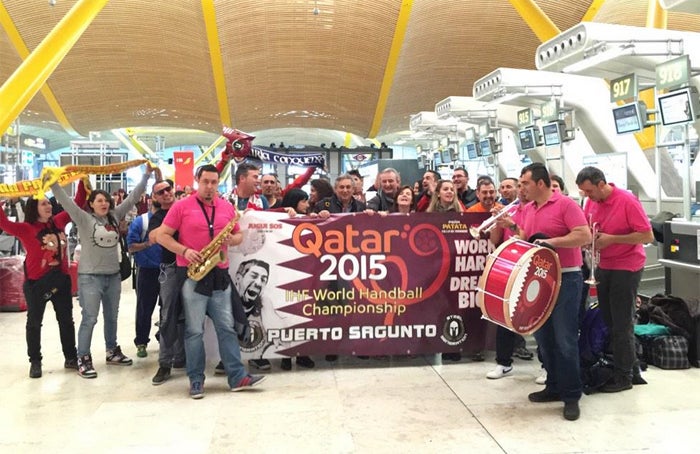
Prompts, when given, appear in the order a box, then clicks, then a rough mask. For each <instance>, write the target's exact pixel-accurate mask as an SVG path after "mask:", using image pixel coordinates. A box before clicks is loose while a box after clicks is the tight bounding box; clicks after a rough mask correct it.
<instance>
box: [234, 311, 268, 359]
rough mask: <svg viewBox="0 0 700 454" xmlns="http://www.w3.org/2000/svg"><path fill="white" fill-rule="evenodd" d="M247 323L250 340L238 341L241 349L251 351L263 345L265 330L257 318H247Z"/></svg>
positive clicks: (246, 351)
mask: <svg viewBox="0 0 700 454" xmlns="http://www.w3.org/2000/svg"><path fill="white" fill-rule="evenodd" d="M248 325H250V341H249V342H243V341H241V342H240V345H241V351H242V352H245V353H253V352H255V351H257V350H260V349H261V348H263V346H264V345H265V330H264V328H263V326H262V324H261V323H260V322H259V321H258V320H251V319H248Z"/></svg>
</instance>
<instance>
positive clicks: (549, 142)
mask: <svg viewBox="0 0 700 454" xmlns="http://www.w3.org/2000/svg"><path fill="white" fill-rule="evenodd" d="M559 128H560V123H558V122H554V123H549V124H546V125H544V126H542V135H543V136H544V144H545V145H546V146H548V147H551V146H553V145H559V144H560V143H561V131H560V129H559Z"/></svg>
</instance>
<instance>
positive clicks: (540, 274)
mask: <svg viewBox="0 0 700 454" xmlns="http://www.w3.org/2000/svg"><path fill="white" fill-rule="evenodd" d="M560 285H561V266H560V265H559V256H558V255H557V253H556V252H554V251H553V250H551V249H549V248H546V247H542V246H538V245H535V244H532V243H528V242H526V241H522V240H519V239H515V238H513V239H510V240H508V241H506V242H505V243H503V244H502V245H501V246H499V247H498V249H496V250H495V251H493V253H491V254H489V257H488V259H487V260H486V267H485V269H484V273H483V274H482V275H481V277H480V278H479V286H478V288H477V290H478V295H477V302H478V304H479V307H481V312H482V314H483V317H484V318H486V319H488V320H490V321H492V322H494V323H496V324H498V325H501V326H503V327H505V328H508V329H509V330H511V331H514V332H516V333H519V334H531V333H532V332H534V331H537V329H539V327H540V326H542V324H544V322H546V321H547V319H548V318H549V316H550V314H551V313H552V310H553V309H554V304H555V303H556V301H557V296H558V295H559V286H560Z"/></svg>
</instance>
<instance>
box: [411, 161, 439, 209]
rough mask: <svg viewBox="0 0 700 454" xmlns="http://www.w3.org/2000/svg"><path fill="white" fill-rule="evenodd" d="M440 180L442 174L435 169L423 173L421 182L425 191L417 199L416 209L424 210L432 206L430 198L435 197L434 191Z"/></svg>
mask: <svg viewBox="0 0 700 454" xmlns="http://www.w3.org/2000/svg"><path fill="white" fill-rule="evenodd" d="M438 181H440V174H439V173H437V172H436V171H434V170H426V171H425V173H424V174H423V179H422V180H421V184H422V186H423V191H422V192H421V193H420V195H419V196H418V200H417V201H416V211H418V212H423V211H425V210H427V209H428V206H430V200H431V199H432V198H433V192H434V191H435V188H436V187H437V184H438Z"/></svg>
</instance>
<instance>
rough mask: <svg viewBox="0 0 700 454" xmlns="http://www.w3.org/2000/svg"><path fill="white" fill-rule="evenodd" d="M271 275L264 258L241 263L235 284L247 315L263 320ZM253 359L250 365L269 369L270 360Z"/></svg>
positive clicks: (249, 362)
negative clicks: (263, 297) (266, 292)
mask: <svg viewBox="0 0 700 454" xmlns="http://www.w3.org/2000/svg"><path fill="white" fill-rule="evenodd" d="M269 276H270V265H268V264H267V263H266V262H263V261H262V260H256V259H251V260H247V261H245V262H243V263H241V264H240V265H239V266H238V270H237V271H236V277H235V279H234V285H235V286H236V289H238V294H239V295H240V296H241V301H242V302H243V309H244V310H245V315H246V317H248V318H250V317H258V318H260V319H261V320H262V318H261V314H262V292H263V289H264V288H265V286H266V285H267V281H268V279H269ZM263 353H264V349H263V350H262V351H261V352H260V358H255V359H251V360H250V361H248V365H249V366H251V367H255V368H256V369H260V370H269V369H270V368H271V365H270V361H269V360H267V359H265V358H263V357H262V354H263Z"/></svg>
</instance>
